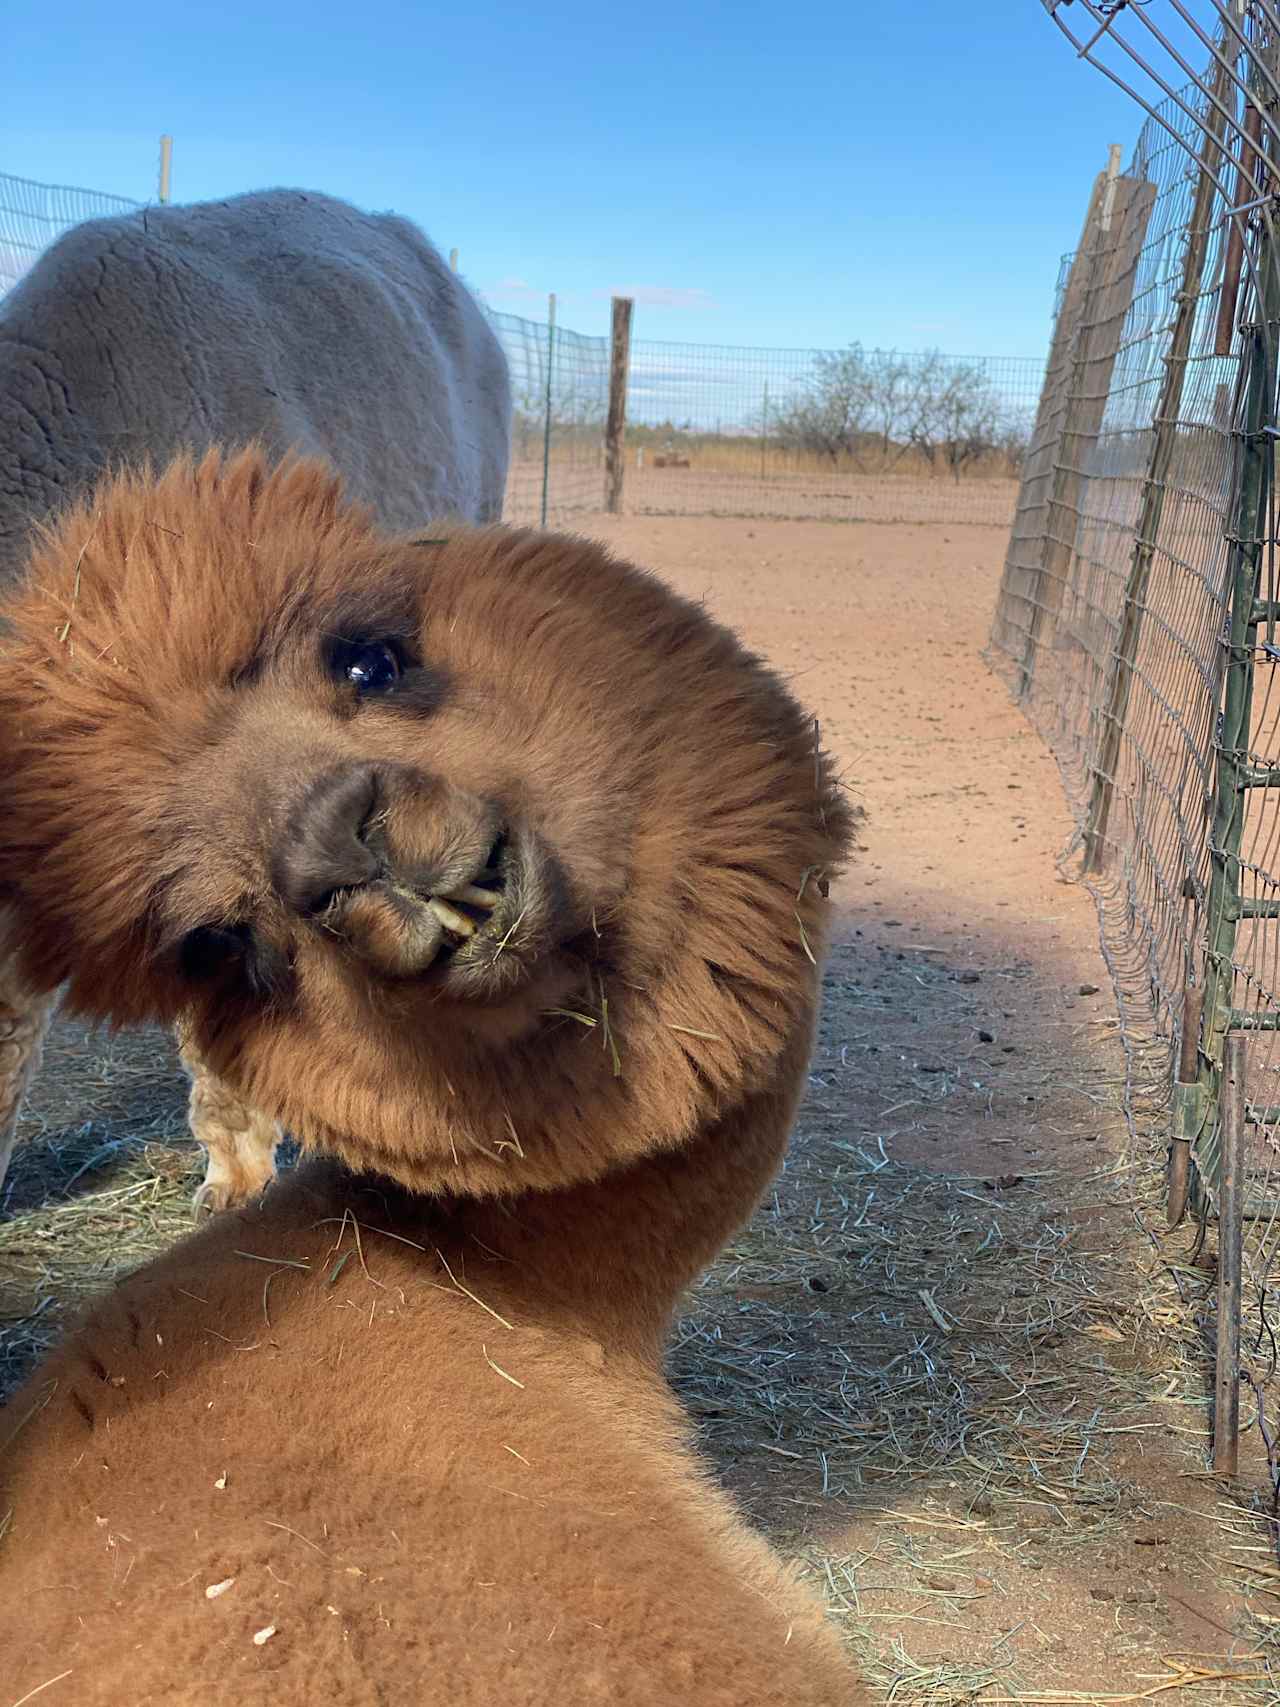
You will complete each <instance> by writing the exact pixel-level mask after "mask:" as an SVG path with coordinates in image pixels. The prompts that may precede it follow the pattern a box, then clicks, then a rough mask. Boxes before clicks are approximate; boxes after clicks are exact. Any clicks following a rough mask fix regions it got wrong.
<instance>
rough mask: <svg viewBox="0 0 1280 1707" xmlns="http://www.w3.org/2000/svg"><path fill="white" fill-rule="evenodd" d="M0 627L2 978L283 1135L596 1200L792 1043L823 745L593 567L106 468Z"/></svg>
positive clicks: (835, 804) (403, 1164)
mask: <svg viewBox="0 0 1280 1707" xmlns="http://www.w3.org/2000/svg"><path fill="white" fill-rule="evenodd" d="M0 617H3V619H4V622H5V625H6V630H7V631H4V632H3V639H2V640H0V727H3V729H4V731H5V740H4V748H3V751H2V752H0V798H2V799H3V801H4V806H5V812H4V816H3V819H2V820H0V886H3V890H4V892H6V893H7V894H8V895H9V896H10V898H11V900H12V902H13V903H14V904H13V907H12V917H13V920H14V923H13V930H14V931H15V933H16V946H17V949H18V951H19V953H20V954H21V957H22V961H23V965H24V968H25V971H26V973H27V975H28V976H29V977H30V978H31V979H32V981H33V982H34V983H35V984H37V985H38V986H40V987H43V988H50V987H52V986H54V985H56V984H58V983H61V982H63V981H64V980H65V981H67V982H68V983H69V999H70V1001H71V1003H72V1005H73V1006H75V1007H76V1008H77V1009H79V1010H80V1011H82V1012H85V1013H89V1014H93V1015H100V1016H105V1017H108V1018H110V1019H112V1020H115V1021H118V1022H122V1023H123V1022H129V1021H138V1020H144V1019H164V1020H173V1019H182V1020H183V1021H184V1023H186V1024H187V1025H189V1026H190V1027H191V1028H192V1030H193V1032H194V1034H195V1037H196V1039H197V1040H198V1043H199V1046H200V1048H201V1051H202V1052H203V1053H204V1054H205V1056H206V1058H207V1059H208V1060H209V1061H210V1063H211V1064H212V1065H214V1066H216V1067H217V1068H218V1070H219V1071H221V1072H223V1073H224V1074H225V1075H226V1076H227V1077H228V1078H229V1079H230V1080H231V1081H232V1082H233V1083H235V1084H237V1085H238V1086H239V1087H240V1088H241V1089H242V1090H243V1091H244V1092H245V1094H246V1095H247V1096H249V1097H251V1098H252V1099H253V1100H254V1101H255V1102H256V1103H257V1104H258V1106H260V1107H262V1108H264V1109H267V1110H270V1111H271V1112H273V1113H275V1114H277V1115H278V1116H279V1117H280V1118H281V1119H282V1120H284V1121H285V1122H286V1123H287V1124H288V1125H289V1126H290V1127H291V1128H292V1129H293V1130H294V1131H295V1132H296V1133H298V1135H299V1136H300V1137H301V1138H302V1139H303V1140H304V1141H308V1142H313V1143H316V1144H320V1145H324V1146H327V1147H329V1148H332V1149H336V1150H338V1151H339V1152H341V1153H344V1154H346V1155H347V1156H348V1157H349V1158H350V1159H353V1160H355V1161H356V1162H358V1163H360V1164H362V1165H364V1166H367V1167H375V1168H380V1169H381V1170H383V1171H384V1172H386V1173H389V1174H391V1175H392V1176H394V1177H397V1178H399V1179H401V1180H402V1181H404V1182H405V1183H406V1184H409V1185H411V1186H415V1187H418V1188H422V1189H439V1190H465V1191H485V1192H489V1191H495V1192H502V1191H510V1190H517V1189H523V1188H525V1187H527V1186H550V1185H557V1184H564V1183H569V1182H572V1181H576V1180H582V1179H587V1178H592V1177H595V1176H597V1175H599V1174H600V1173H602V1172H603V1171H604V1170H606V1169H607V1168H609V1167H611V1166H614V1165H617V1164H618V1163H619V1162H623V1161H626V1160H629V1159H632V1158H635V1157H638V1156H640V1155H642V1154H644V1153H646V1152H648V1151H652V1150H655V1149H662V1148H665V1147H669V1146H673V1145H677V1144H679V1143H681V1142H682V1141H683V1140H684V1139H685V1138H687V1137H688V1136H689V1135H690V1134H691V1133H692V1132H693V1131H694V1130H695V1129H696V1128H697V1126H698V1125H699V1124H701V1123H703V1122H705V1121H706V1120H707V1119H708V1118H709V1117H710V1116H712V1115H713V1114H715V1113H716V1112H719V1111H723V1110H726V1109H728V1108H731V1107H732V1106H734V1105H735V1104H736V1103H738V1102H740V1101H741V1100H742V1099H743V1098H744V1097H746V1096H748V1095H750V1094H752V1093H753V1092H754V1091H757V1090H760V1089H763V1088H765V1087H767V1085H768V1084H769V1082H770V1077H771V1074H772V1073H773V1072H774V1070H775V1067H776V1064H777V1062H778V1060H779V1059H780V1057H781V1056H782V1054H783V1052H784V1051H785V1050H786V1049H787V1047H788V1045H789V1044H792V1043H794V1040H795V1036H796V1033H797V1031H798V1029H802V1028H806V1027H807V1026H808V1024H809V1022H810V1019H811V1015H812V1010H813V1005H814V1000H815V994H816V981H817V973H816V969H815V965H814V958H813V957H814V955H816V953H817V951H818V948H819V945H820V943H821V940H822V936H823V922H824V913H825V901H824V895H825V890H826V877H827V874H828V873H829V872H830V871H831V870H832V869H833V868H834V867H835V865H836V864H837V863H838V862H839V861H840V859H841V857H842V855H843V853H844V850H845V843H846V837H847V832H848V826H849V814H848V811H847V808H846V806H845V804H844V802H843V800H842V798H841V796H840V793H839V791H838V789H837V788H836V786H835V785H834V783H833V781H832V779H831V777H830V774H829V771H828V768H827V764H826V761H825V759H824V757H823V755H822V753H821V752H820V750H819V747H818V743H817V738H816V729H815V726H814V724H813V723H812V722H811V721H810V720H809V719H807V718H806V717H805V716H804V715H803V714H802V713H801V711H800V710H799V708H798V707H797V706H796V705H795V703H794V702H793V700H792V699H791V697H790V696H789V694H788V693H787V692H786V690H785V689H784V688H783V687H782V686H781V684H780V683H779V682H778V681H777V680H776V678H775V677H773V676H772V675H771V674H770V673H769V672H768V671H767V670H766V669H764V668H763V667H762V666H761V665H760V664H759V663H758V662H757V661H756V660H755V659H753V658H751V657H749V656H748V655H747V654H746V653H745V652H744V651H743V650H742V649H741V647H740V646H739V645H738V643H737V642H736V641H735V640H734V638H733V637H732V636H731V635H730V634H728V633H727V632H726V631H725V630H723V629H721V628H719V627H718V626H717V625H716V624H714V623H713V622H712V621H711V620H710V619H709V618H708V617H707V616H706V615H705V614H704V613H703V612H702V611H701V610H700V609H698V608H696V607H694V606H692V605H690V604H688V603H686V602H685V601H683V600H681V599H679V598H677V597H676V596H675V595H674V594H672V593H671V592H670V591H668V590H667V589H665V588H664V587H663V586H662V585H661V584H660V583H659V582H657V581H656V580H654V579H652V578H650V577H649V576H647V575H645V574H642V573H641V572H639V571H637V570H635V569H632V568H629V567H626V566H625V565H622V564H620V563H618V562H616V561H615V560H613V559H612V558H611V557H610V556H609V555H608V554H607V553H606V552H605V551H603V550H602V549H601V548H599V547H598V546H594V545H591V544H588V543H586V542H584V541H581V540H575V539H564V538H557V537H550V536H545V535H535V534H531V533H522V532H511V531H505V530H501V529H492V530H487V531H476V530H472V529H466V528H454V527H452V526H443V525H442V526H439V527H437V528H433V529H430V530H429V531H428V532H427V533H426V534H424V535H423V536H422V537H411V538H400V539H393V538H389V537H387V536H385V535H383V534H381V533H379V532H378V531H377V530H376V529H375V527H374V526H373V524H372V522H371V521H370V519H369V517H368V516H367V515H366V514H365V513H364V512H363V511H362V510H360V509H358V508H356V507H354V506H351V505H348V504H346V503H345V502H344V500H343V498H342V494H341V490H340V487H339V484H338V482H337V481H336V480H335V478H334V477H333V476H332V475H330V474H329V473H328V472H327V471H326V470H325V469H324V468H322V467H320V466H318V465H315V464H309V463H306V462H300V461H289V462H286V463H285V464H283V465H281V466H280V467H278V468H275V469H273V468H271V467H270V466H268V464H267V463H266V462H265V461H264V459H263V458H262V457H261V456H260V455H259V454H258V453H257V452H256V451H252V450H251V451H246V452H243V453H241V454H239V455H238V456H236V457H235V458H233V459H230V460H226V459H220V458H219V457H218V456H216V455H211V456H209V457H208V458H206V459H205V460H204V461H203V462H202V463H200V464H199V465H198V466H196V465H193V464H192V463H190V462H188V461H180V462H178V463H175V464H174V465H173V466H172V467H171V468H170V469H169V470H168V471H167V472H165V473H164V474H163V475H161V476H160V477H158V478H153V477H150V476H146V475H139V474H131V475H123V476H119V477H117V478H115V479H113V480H112V481H110V482H108V483H107V484H105V485H104V486H103V487H102V488H101V489H100V491H99V492H98V494H97V495H96V497H95V498H94V499H93V500H92V501H91V502H89V503H86V504H85V505H83V506H81V507H79V508H75V509H72V510H70V511H69V512H67V513H66V514H65V515H64V516H63V517H62V518H61V519H60V520H59V522H58V523H57V524H56V526H55V527H53V528H52V529H51V530H50V531H49V532H48V533H47V534H46V535H45V536H44V537H43V539H42V540H41V541H40V543H39V544H38V546H37V547H36V550H35V552H34V556H33V560H32V563H31V566H30V572H29V574H28V575H27V577H26V578H25V581H24V584H23V586H22V588H21V589H20V590H18V591H17V592H16V593H14V594H13V595H12V596H11V598H10V599H9V601H8V603H7V605H6V606H5V607H4V609H3V611H0Z"/></svg>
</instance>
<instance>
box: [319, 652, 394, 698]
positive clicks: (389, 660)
mask: <svg viewBox="0 0 1280 1707" xmlns="http://www.w3.org/2000/svg"><path fill="white" fill-rule="evenodd" d="M334 667H335V669H336V670H337V672H338V673H339V674H340V675H341V676H342V678H343V680H344V681H348V682H350V683H351V684H352V686H353V687H354V688H355V690H356V692H357V693H358V694H366V693H385V692H386V691H387V689H388V688H389V687H394V685H395V684H396V682H398V681H399V679H400V659H399V658H398V657H397V655H396V653H395V650H394V648H393V647H391V646H388V645H387V643H386V642H385V641H384V640H357V641H349V642H348V643H347V644H345V645H343V646H340V647H339V648H338V651H337V655H336V657H335V659H334Z"/></svg>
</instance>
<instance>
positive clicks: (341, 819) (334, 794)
mask: <svg viewBox="0 0 1280 1707" xmlns="http://www.w3.org/2000/svg"><path fill="white" fill-rule="evenodd" d="M377 799H378V769H377V766H376V765H372V764H365V763H359V762H357V763H351V764H346V765H340V766H337V767H335V768H334V769H333V770H329V771H325V772H324V773H323V774H322V775H321V776H319V777H317V778H316V779H315V781H314V782H312V783H311V785H310V787H309V788H308V789H307V791H306V793H305V794H304V795H303V797H302V799H301V801H300V802H299V803H298V805H297V806H296V807H295V809H294V811H293V812H292V813H291V814H290V816H289V821H288V824H287V825H286V828H285V834H284V839H283V843H282V845H281V846H280V847H279V848H277V850H276V855H275V860H274V862H273V869H272V878H273V881H274V883H275V887H276V891H277V893H278V894H279V896H280V898H281V900H283V901H284V902H285V904H286V905H287V906H289V907H291V908H292V909H293V910H294V912H296V913H301V914H303V915H305V916H308V917H310V916H312V915H314V914H316V913H320V912H323V911H324V909H325V908H326V907H327V906H328V905H329V904H330V902H331V901H332V900H333V897H334V895H335V894H336V893H338V891H340V890H343V889H356V888H359V887H360V885H361V884H364V883H368V882H370V881H371V879H373V878H374V877H376V876H377V874H378V871H379V864H378V859H377V856H376V855H375V854H374V853H373V852H372V850H371V849H370V848H368V847H366V845H365V843H364V840H363V836H364V831H365V827H366V825H367V823H368V821H369V818H370V816H371V815H372V813H373V811H374V808H375V806H376V804H377Z"/></svg>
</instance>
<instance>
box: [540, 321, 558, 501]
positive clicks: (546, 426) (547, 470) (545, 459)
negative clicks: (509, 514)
mask: <svg viewBox="0 0 1280 1707" xmlns="http://www.w3.org/2000/svg"><path fill="white" fill-rule="evenodd" d="M555 363H556V299H555V292H554V291H553V292H552V294H551V295H550V296H549V297H548V298H547V412H546V416H545V419H544V421H543V427H542V509H541V513H540V520H539V525H540V526H541V527H546V525H547V498H548V493H549V490H550V485H551V383H552V375H553V374H554V371H555Z"/></svg>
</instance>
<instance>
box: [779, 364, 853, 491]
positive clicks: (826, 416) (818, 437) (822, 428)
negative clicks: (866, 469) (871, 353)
mask: <svg viewBox="0 0 1280 1707" xmlns="http://www.w3.org/2000/svg"><path fill="white" fill-rule="evenodd" d="M872 411H873V406H872V387H871V380H870V374H869V370H868V366H867V358H866V355H865V354H864V352H863V350H862V348H861V346H860V345H858V344H852V345H850V347H849V348H848V349H847V350H842V351H837V352H832V353H830V354H828V353H824V352H820V353H818V354H815V356H814V358H813V371H812V373H811V374H810V376H809V377H808V379H807V380H805V381H804V383H803V386H802V388H801V390H800V391H798V392H797V393H796V394H795V395H794V396H793V397H792V398H791V399H790V401H789V402H786V403H783V404H782V405H781V406H780V407H779V408H777V409H775V410H773V411H771V413H770V417H769V420H768V422H767V431H768V435H769V436H770V437H771V438H772V439H773V440H774V442H775V443H776V444H779V445H781V446H782V448H783V449H784V450H796V451H808V452H810V453H812V454H816V455H818V456H825V457H829V458H830V460H831V461H832V462H833V463H839V461H840V459H841V457H847V458H849V460H850V461H852V462H853V464H854V466H855V467H857V466H858V454H859V451H860V450H861V448H862V443H863V441H864V440H865V439H866V437H867V436H868V431H869V423H870V421H871V419H872Z"/></svg>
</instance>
